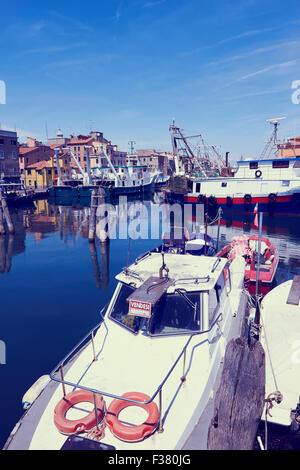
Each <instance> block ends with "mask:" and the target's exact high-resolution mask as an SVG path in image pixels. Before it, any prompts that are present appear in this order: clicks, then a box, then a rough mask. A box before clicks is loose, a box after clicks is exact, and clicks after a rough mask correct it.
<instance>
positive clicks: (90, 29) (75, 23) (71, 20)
mask: <svg viewBox="0 0 300 470" xmlns="http://www.w3.org/2000/svg"><path fill="white" fill-rule="evenodd" d="M49 14H50V15H52V16H55V17H56V18H58V19H60V20H62V21H64V22H67V23H69V24H70V25H72V26H75V27H76V28H78V29H80V30H82V31H87V32H89V33H92V32H93V31H94V28H93V27H92V26H91V25H90V24H88V23H86V22H84V21H80V20H77V19H75V18H72V17H70V16H65V15H62V14H61V13H59V12H58V11H50V12H49Z"/></svg>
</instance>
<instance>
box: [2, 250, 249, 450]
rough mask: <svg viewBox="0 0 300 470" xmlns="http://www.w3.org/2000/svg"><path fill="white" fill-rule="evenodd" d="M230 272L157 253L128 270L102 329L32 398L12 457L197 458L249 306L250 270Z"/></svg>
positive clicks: (240, 266)
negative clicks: (63, 453) (176, 454)
mask: <svg viewBox="0 0 300 470" xmlns="http://www.w3.org/2000/svg"><path fill="white" fill-rule="evenodd" d="M226 266H227V261H226V260H225V259H222V258H213V257H205V256H201V257H198V256H190V255H177V254H168V253H166V254H164V255H162V254H161V253H148V254H147V255H146V256H144V257H142V258H141V259H139V260H136V261H135V262H134V263H133V264H132V265H130V266H128V267H126V268H124V269H123V270H122V271H121V272H120V273H119V274H118V275H117V276H116V280H117V281H118V284H117V287H116V290H115V292H114V294H113V296H112V299H111V301H110V303H109V305H108V307H107V308H105V309H104V310H103V311H102V312H101V314H100V318H99V323H98V324H97V325H96V326H95V328H93V329H92V330H91V331H90V333H89V334H87V335H86V336H85V338H84V339H83V340H82V341H81V342H80V343H78V344H77V345H76V346H75V347H74V348H73V349H72V351H71V352H70V353H68V354H67V355H66V356H65V358H64V359H62V360H61V361H60V362H59V364H58V365H57V366H56V367H55V368H54V369H53V371H52V372H51V373H50V374H49V380H50V381H48V382H47V380H46V378H45V377H43V378H41V379H40V381H38V382H37V383H35V384H34V385H33V386H32V387H31V389H30V390H29V391H28V392H27V393H26V394H25V398H26V400H25V399H24V401H26V403H24V405H25V408H26V411H25V414H24V415H23V416H22V418H21V419H20V421H19V422H18V424H17V425H16V426H15V428H14V429H13V431H12V433H11V435H10V436H9V438H8V440H7V443H6V445H5V449H9V450H10V449H32V450H33V449H43V450H47V449H98V450H99V449H111V450H112V449H116V450H131V451H132V450H133V449H134V451H137V450H145V449H148V450H152V451H153V450H163V449H167V450H171V449H183V448H185V449H188V448H190V446H191V443H190V441H189V439H190V438H192V436H193V433H194V432H195V428H196V426H197V423H198V422H199V419H200V418H201V417H202V418H203V422H202V425H201V436H202V437H205V435H206V436H207V432H208V428H209V426H210V424H211V420H212V418H213V416H212V414H213V410H211V408H210V407H209V408H208V403H209V400H210V397H211V396H212V394H213V393H214V391H215V387H217V386H218V380H219V377H220V375H219V372H220V371H221V369H222V367H223V362H222V361H223V358H224V353H225V347H226V344H227V342H228V341H229V340H230V339H231V338H233V337H236V336H238V335H239V334H240V328H241V322H242V320H243V318H244V312H245V305H246V296H245V294H244V291H243V284H244V282H243V280H244V269H245V261H244V260H243V259H242V258H236V259H235V260H234V261H233V263H231V265H230V267H229V271H228V273H229V275H228V273H227V276H226V279H225V269H226ZM103 312H104V313H103ZM208 410H210V412H209V411H208ZM204 440H205V439H204ZM206 440H207V439H206Z"/></svg>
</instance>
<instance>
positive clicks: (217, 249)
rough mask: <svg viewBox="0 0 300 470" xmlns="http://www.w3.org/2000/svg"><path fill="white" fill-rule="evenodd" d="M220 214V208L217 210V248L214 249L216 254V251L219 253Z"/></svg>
mask: <svg viewBox="0 0 300 470" xmlns="http://www.w3.org/2000/svg"><path fill="white" fill-rule="evenodd" d="M222 213H223V211H222V207H219V209H218V235H217V247H216V251H217V253H218V251H219V240H220V223H221V217H222Z"/></svg>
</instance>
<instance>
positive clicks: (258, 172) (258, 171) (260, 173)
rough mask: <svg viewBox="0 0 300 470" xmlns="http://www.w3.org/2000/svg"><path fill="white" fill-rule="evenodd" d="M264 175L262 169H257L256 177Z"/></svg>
mask: <svg viewBox="0 0 300 470" xmlns="http://www.w3.org/2000/svg"><path fill="white" fill-rule="evenodd" d="M261 175H262V172H261V171H260V170H256V172H255V178H260V177H261Z"/></svg>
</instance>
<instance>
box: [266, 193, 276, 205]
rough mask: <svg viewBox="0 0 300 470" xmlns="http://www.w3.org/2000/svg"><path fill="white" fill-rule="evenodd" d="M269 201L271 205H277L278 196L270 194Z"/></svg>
mask: <svg viewBox="0 0 300 470" xmlns="http://www.w3.org/2000/svg"><path fill="white" fill-rule="evenodd" d="M268 200H269V202H270V203H271V204H275V202H276V200H277V196H276V194H274V193H271V194H269V196H268Z"/></svg>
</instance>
